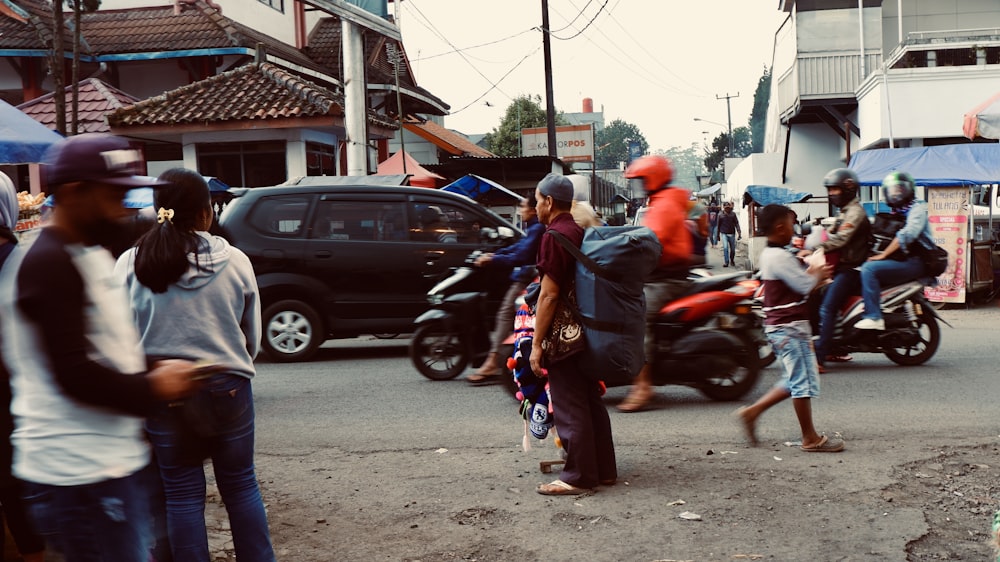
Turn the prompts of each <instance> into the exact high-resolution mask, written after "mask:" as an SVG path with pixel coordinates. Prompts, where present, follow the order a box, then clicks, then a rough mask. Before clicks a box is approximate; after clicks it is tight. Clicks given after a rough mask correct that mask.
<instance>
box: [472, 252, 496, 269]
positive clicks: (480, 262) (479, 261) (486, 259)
mask: <svg viewBox="0 0 1000 562" xmlns="http://www.w3.org/2000/svg"><path fill="white" fill-rule="evenodd" d="M491 261H493V254H483V255H481V256H479V257H478V258H476V261H475V264H476V267H483V266H484V265H486V264H488V263H490V262H491Z"/></svg>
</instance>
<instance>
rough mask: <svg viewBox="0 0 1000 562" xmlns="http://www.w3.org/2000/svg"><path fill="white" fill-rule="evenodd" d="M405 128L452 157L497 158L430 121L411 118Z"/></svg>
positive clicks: (464, 138) (457, 134) (454, 132)
mask: <svg viewBox="0 0 1000 562" xmlns="http://www.w3.org/2000/svg"><path fill="white" fill-rule="evenodd" d="M403 127H404V128H405V129H406V130H407V131H409V132H411V133H413V134H415V135H417V136H418V137H420V138H422V139H424V140H426V141H428V142H430V143H431V144H433V145H434V146H436V147H437V148H438V149H439V150H441V151H442V152H444V153H446V154H448V155H450V156H478V157H481V158H495V157H496V154H493V153H492V152H490V151H489V150H486V149H485V148H483V147H481V146H479V145H477V144H476V143H474V142H472V141H471V140H469V138H468V137H466V136H465V135H463V134H462V133H459V132H457V131H452V130H451V129H446V128H444V127H442V126H441V125H438V124H437V123H435V122H434V121H431V120H429V119H426V120H418V119H415V118H410V119H408V120H407V121H405V122H404V123H403Z"/></svg>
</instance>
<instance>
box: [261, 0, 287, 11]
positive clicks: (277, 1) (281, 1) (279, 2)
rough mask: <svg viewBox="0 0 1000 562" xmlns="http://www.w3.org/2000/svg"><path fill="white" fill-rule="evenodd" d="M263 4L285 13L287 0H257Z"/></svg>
mask: <svg viewBox="0 0 1000 562" xmlns="http://www.w3.org/2000/svg"><path fill="white" fill-rule="evenodd" d="M257 1H258V2H260V3H261V4H266V5H268V6H270V7H272V8H274V9H275V10H278V11H279V12H281V13H285V0H257Z"/></svg>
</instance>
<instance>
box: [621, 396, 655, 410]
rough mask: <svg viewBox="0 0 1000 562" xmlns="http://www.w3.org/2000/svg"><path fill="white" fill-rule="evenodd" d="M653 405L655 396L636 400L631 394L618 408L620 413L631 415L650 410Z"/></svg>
mask: <svg viewBox="0 0 1000 562" xmlns="http://www.w3.org/2000/svg"><path fill="white" fill-rule="evenodd" d="M652 404H653V395H652V394H649V395H648V396H646V398H636V397H635V396H632V395H631V394H629V395H628V396H626V397H625V399H624V400H622V401H621V403H620V404H618V406H616V408H617V409H618V411H619V412H623V413H626V414H631V413H635V412H641V411H643V410H646V409H649V407H650V406H652Z"/></svg>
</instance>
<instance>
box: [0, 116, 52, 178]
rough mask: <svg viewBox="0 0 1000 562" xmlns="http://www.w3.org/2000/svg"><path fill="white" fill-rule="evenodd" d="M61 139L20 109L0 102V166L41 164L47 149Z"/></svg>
mask: <svg viewBox="0 0 1000 562" xmlns="http://www.w3.org/2000/svg"><path fill="white" fill-rule="evenodd" d="M61 138H62V137H60V136H59V135H58V134H56V133H54V132H52V131H50V130H49V129H48V128H46V127H45V125H42V124H41V123H39V122H38V121H35V120H34V119H32V118H31V117H28V116H27V115H25V114H24V113H22V112H21V110H20V109H17V108H16V107H14V106H12V105H10V104H9V103H7V102H5V101H3V100H0V164H32V163H35V162H41V161H42V156H43V155H44V154H45V151H46V149H48V148H49V146H51V145H52V143H54V142H56V141H58V140H59V139H61Z"/></svg>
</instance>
